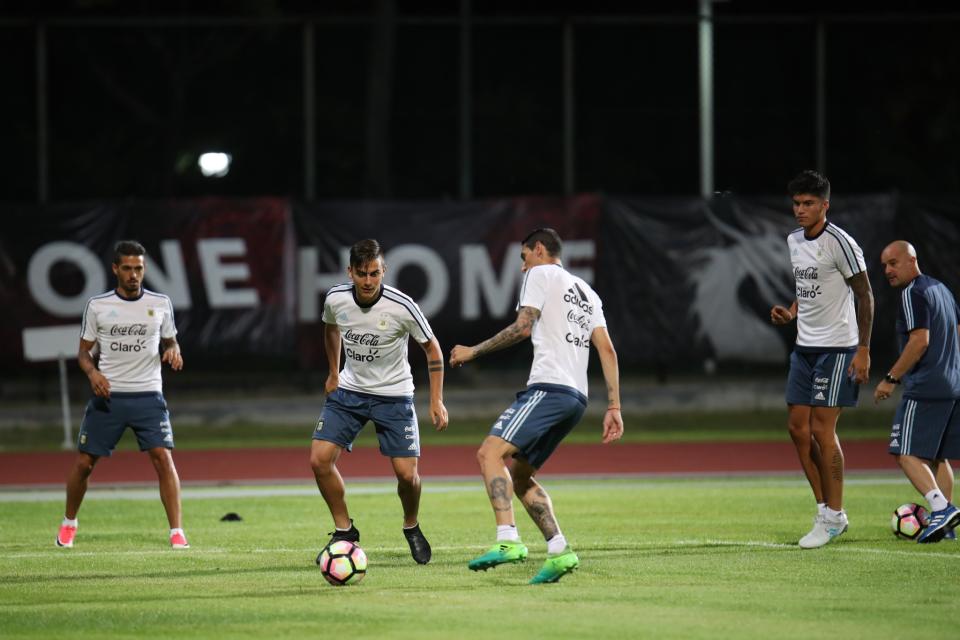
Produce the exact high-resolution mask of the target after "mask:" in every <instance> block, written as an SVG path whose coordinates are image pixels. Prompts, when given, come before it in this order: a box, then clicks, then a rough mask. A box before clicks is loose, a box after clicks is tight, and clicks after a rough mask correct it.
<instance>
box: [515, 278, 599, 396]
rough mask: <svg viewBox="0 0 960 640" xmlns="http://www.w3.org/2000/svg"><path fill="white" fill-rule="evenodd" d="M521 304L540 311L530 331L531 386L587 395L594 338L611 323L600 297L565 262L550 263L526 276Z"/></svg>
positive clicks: (522, 288)
mask: <svg viewBox="0 0 960 640" xmlns="http://www.w3.org/2000/svg"><path fill="white" fill-rule="evenodd" d="M520 307H533V308H534V309H538V310H539V311H540V319H539V320H538V321H537V322H536V324H534V325H533V331H532V333H531V335H530V340H531V341H532V342H533V365H532V366H531V367H530V378H529V379H528V380H527V385H528V386H529V385H532V384H537V383H545V384H560V385H564V386H567V387H572V388H574V389H576V390H578V391H579V392H580V393H582V394H583V395H584V396H586V395H587V364H588V363H589V361H590V336H591V335H592V334H593V330H594V329H596V328H597V327H606V326H607V321H606V319H605V318H604V317H603V303H602V302H601V301H600V296H598V295H597V293H596V292H595V291H594V290H593V289H592V288H591V287H590V285H588V284H587V283H586V282H584V281H583V280H582V279H581V278H578V277H577V276H575V275H573V274H571V273H570V272H569V271H567V270H565V269H564V268H563V267H562V266H561V265H559V264H544V265H539V266H536V267H532V268H531V269H529V270H528V271H527V272H526V273H525V274H524V278H523V285H522V286H521V288H520V302H519V303H518V304H517V309H518V310H519V309H520Z"/></svg>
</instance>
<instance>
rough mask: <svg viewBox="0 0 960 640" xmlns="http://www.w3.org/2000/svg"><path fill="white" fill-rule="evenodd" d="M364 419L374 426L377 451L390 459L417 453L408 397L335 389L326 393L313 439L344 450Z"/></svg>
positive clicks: (414, 415)
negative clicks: (377, 444)
mask: <svg viewBox="0 0 960 640" xmlns="http://www.w3.org/2000/svg"><path fill="white" fill-rule="evenodd" d="M368 421H372V422H373V425H374V427H376V429H377V440H379V441H380V453H382V454H383V455H385V456H390V457H391V458H414V457H419V456H420V427H419V425H418V424H417V412H416V409H415V408H414V406H413V397H412V396H375V395H372V394H369V393H360V392H359V391H349V390H347V389H337V390H335V391H334V392H333V393H331V394H330V395H329V396H327V403H326V404H325V405H324V407H323V411H321V412H320V419H319V420H318V421H317V426H316V428H315V429H314V430H313V439H314V440H327V441H329V442H332V443H334V444H337V445H340V446H341V447H343V448H344V449H346V450H347V451H350V450H351V449H353V441H354V440H356V438H357V436H358V435H359V434H360V430H361V429H363V427H364V425H366V424H367V422H368Z"/></svg>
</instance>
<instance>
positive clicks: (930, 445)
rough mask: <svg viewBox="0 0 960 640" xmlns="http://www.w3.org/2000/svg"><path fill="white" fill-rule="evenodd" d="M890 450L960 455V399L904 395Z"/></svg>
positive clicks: (935, 456)
mask: <svg viewBox="0 0 960 640" xmlns="http://www.w3.org/2000/svg"><path fill="white" fill-rule="evenodd" d="M889 451H890V453H891V454H893V455H904V456H916V457H917V458H923V459H925V460H939V459H941V458H948V459H949V458H952V459H957V458H960V400H914V399H912V398H901V399H900V404H899V405H897V414H896V416H894V418H893V428H892V429H891V430H890V449H889Z"/></svg>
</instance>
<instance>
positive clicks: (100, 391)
mask: <svg viewBox="0 0 960 640" xmlns="http://www.w3.org/2000/svg"><path fill="white" fill-rule="evenodd" d="M90 388H91V389H93V395H95V396H99V397H101V398H109V397H110V381H109V380H107V379H106V377H104V375H103V374H102V373H100V372H99V371H97V370H96V369H94V370H93V371H91V372H90Z"/></svg>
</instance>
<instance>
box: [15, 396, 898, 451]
mask: <svg viewBox="0 0 960 640" xmlns="http://www.w3.org/2000/svg"><path fill="white" fill-rule="evenodd" d="M420 419H421V425H420V432H421V438H422V440H423V443H424V444H426V445H440V444H471V445H472V444H479V442H480V441H481V440H482V439H483V437H484V436H485V435H486V434H487V432H488V431H489V430H490V425H491V424H493V422H494V420H496V414H491V415H490V417H489V418H487V419H476V418H474V419H470V420H457V419H456V416H454V419H453V421H452V422H451V424H450V427H449V428H448V429H447V431H446V432H444V433H437V432H435V431H434V430H433V428H432V426H431V425H429V423H428V421H427V419H426V417H425V416H421V417H420ZM892 419H893V410H892V408H890V407H887V408H886V409H885V410H877V409H875V408H872V407H869V406H868V407H862V408H858V409H856V410H855V411H849V412H847V413H844V414H843V415H842V416H841V418H840V425H839V433H840V437H841V439H842V440H848V439H850V440H856V439H860V440H862V439H883V438H886V437H887V435H889V433H890V423H891V420H892ZM600 421H601V418H598V417H591V416H587V417H585V418H584V419H583V420H582V421H581V422H580V424H579V425H577V427H576V428H575V429H574V430H573V432H572V433H571V434H570V435H569V436H568V437H567V438H566V439H565V440H564V442H567V443H595V442H599V441H600ZM173 422H174V432H175V434H176V438H177V447H178V448H181V449H224V448H245V447H302V446H306V445H307V444H308V443H309V440H310V436H311V434H312V431H313V426H314V425H313V424H305V425H302V426H290V425H284V424H276V425H270V424H249V423H240V424H227V425H221V424H203V425H197V424H188V423H180V422H177V419H176V411H175V408H174V414H173ZM624 423H625V425H626V430H625V432H624V437H623V440H624V442H706V441H727V442H729V441H752V442H757V441H786V440H788V436H787V431H786V423H787V412H786V409H783V410H780V409H751V410H742V411H713V412H709V413H704V412H696V411H690V412H676V413H669V414H647V415H627V416H624ZM74 435H76V430H74ZM62 441H63V431H62V427H60V426H59V425H48V426H44V427H6V428H3V429H0V451H42V450H47V451H53V450H56V449H59V447H60V443H61V442H62ZM375 444H376V436H375V434H374V431H373V429H372V427H370V426H369V425H368V426H367V428H365V429H364V430H363V431H362V432H361V434H360V437H359V438H358V440H357V446H364V445H371V446H372V445H375ZM118 449H119V450H135V449H136V440H135V439H134V438H133V436H132V434H131V433H130V432H129V431H127V433H126V434H125V435H124V439H123V440H122V441H121V443H120V446H119V447H118Z"/></svg>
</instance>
